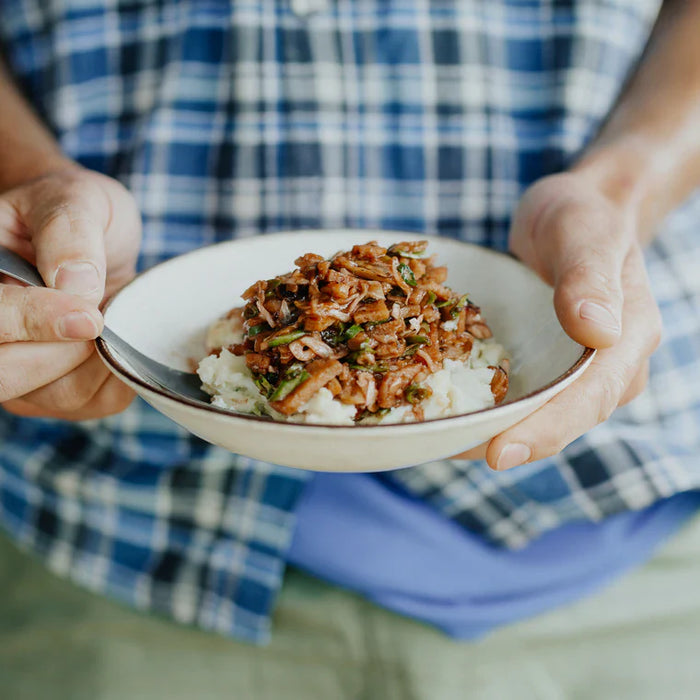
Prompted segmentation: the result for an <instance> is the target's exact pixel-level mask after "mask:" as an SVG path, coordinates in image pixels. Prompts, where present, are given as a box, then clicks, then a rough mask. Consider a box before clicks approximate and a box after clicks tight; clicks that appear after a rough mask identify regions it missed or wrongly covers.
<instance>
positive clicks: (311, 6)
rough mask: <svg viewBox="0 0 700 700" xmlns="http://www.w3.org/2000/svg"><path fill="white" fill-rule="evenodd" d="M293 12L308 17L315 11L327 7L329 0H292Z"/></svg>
mask: <svg viewBox="0 0 700 700" xmlns="http://www.w3.org/2000/svg"><path fill="white" fill-rule="evenodd" d="M290 4H291V6H292V12H293V13H294V14H295V15H298V16H299V17H308V16H309V15H312V14H314V13H315V12H323V11H324V10H325V9H326V8H327V7H328V3H327V0H290Z"/></svg>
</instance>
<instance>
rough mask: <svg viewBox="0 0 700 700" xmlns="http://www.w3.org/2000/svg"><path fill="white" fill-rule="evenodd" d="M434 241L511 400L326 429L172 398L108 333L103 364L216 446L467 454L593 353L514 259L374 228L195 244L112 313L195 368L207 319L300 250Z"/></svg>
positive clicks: (341, 465) (293, 460)
mask: <svg viewBox="0 0 700 700" xmlns="http://www.w3.org/2000/svg"><path fill="white" fill-rule="evenodd" d="M426 238H427V239H428V240H429V241H430V245H429V247H428V252H429V253H430V254H436V255H437V258H438V263H441V264H446V265H447V266H448V270H449V276H448V280H447V284H448V285H449V286H451V287H452V288H453V289H454V290H455V291H458V292H461V293H463V292H467V293H469V296H470V298H471V299H472V300H473V301H474V303H476V304H477V305H478V306H480V307H481V310H482V315H483V316H484V317H485V319H486V321H487V323H488V324H489V326H490V327H491V330H492V331H493V334H494V337H495V338H496V340H497V341H498V342H500V343H501V344H502V345H503V346H504V347H505V348H506V351H507V352H508V354H509V355H510V357H511V378H510V387H509V390H508V394H507V396H506V399H505V402H504V403H502V404H500V405H498V406H493V407H490V408H485V409H482V410H479V411H475V412H472V413H468V414H464V415H459V416H454V417H449V418H437V419H433V420H428V421H424V422H420V423H403V424H396V425H367V426H337V425H335V426H324V425H307V424H296V423H284V422H278V421H273V420H272V419H269V418H260V417H257V416H252V415H244V414H240V413H233V412H228V411H224V410H222V409H217V408H215V407H208V406H201V405H195V404H193V403H189V402H188V401H187V400H186V399H182V400H178V399H173V398H171V397H170V396H168V395H167V394H165V393H163V392H162V391H160V390H159V389H158V388H157V387H156V386H154V385H152V384H150V383H149V382H148V380H146V379H145V378H144V377H142V376H140V375H139V373H138V372H137V371H135V370H134V368H133V367H131V366H130V365H129V364H128V363H127V362H126V361H125V360H124V359H122V358H121V357H120V356H119V355H118V354H117V353H116V352H114V351H112V350H111V349H110V348H108V347H107V346H106V345H105V343H104V342H102V341H98V351H99V353H100V355H101V357H102V359H103V361H104V362H105V363H106V365H107V367H108V368H109V369H110V370H111V371H112V372H113V373H114V374H115V375H116V376H117V377H119V378H120V379H121V380H122V381H124V382H125V383H126V384H128V385H129V386H131V387H132V388H133V389H134V390H135V391H136V392H137V393H138V394H139V395H140V396H141V397H142V398H143V399H144V400H146V401H147V402H148V403H149V404H151V405H152V406H153V407H154V408H155V409H157V410H158V411H160V412H161V413H163V414H165V415H166V416H168V417H169V418H171V419H172V420H173V421H175V422H176V423H178V424H179V425H181V426H183V427H184V428H186V429H187V430H189V431H190V432H192V433H194V434H195V435H198V436H199V437H201V438H203V439H204V440H207V441H208V442H210V443H213V444H214V445H219V446H220V447H224V448H226V449H227V450H230V451H231V452H235V453H238V454H242V455H246V456H248V457H252V458H254V459H258V460H262V461H266V462H271V463H274V464H280V465H285V466H290V467H298V468H302V469H311V470H318V471H337V472H368V471H382V470H387V469H396V468H399V467H406V466H410V465H415V464H421V463H423V462H429V461H433V460H436V459H440V458H445V457H449V456H451V455H454V454H457V453H460V452H463V451H465V450H467V449H469V448H471V447H474V446H476V445H478V444H480V443H482V442H484V441H486V440H488V439H490V438H492V437H493V436H495V435H496V434H498V433H500V432H502V431H503V430H505V429H506V428H508V427H510V426H511V425H513V424H515V423H517V422H519V421H521V420H522V419H523V418H525V417H526V416H527V415H529V414H530V413H532V412H533V411H535V410H537V409H538V408H539V407H540V406H541V405H542V404H544V403H545V402H546V401H548V400H549V399H551V398H552V397H553V396H555V395H556V394H558V393H559V392H560V391H562V390H563V389H564V388H565V387H567V386H568V385H569V384H571V382H573V381H575V380H576V378H577V377H578V376H579V375H580V374H581V373H582V372H583V371H584V370H585V368H586V367H587V366H588V364H589V363H590V361H591V359H592V357H593V354H594V351H593V350H591V349H589V348H585V347H583V346H581V345H579V344H578V343H576V342H574V341H573V340H571V338H569V337H568V336H567V335H566V333H564V331H563V330H562V328H561V326H560V324H559V322H558V321H557V318H556V315H555V313H554V309H553V305H552V290H551V288H549V287H548V286H547V285H546V284H545V283H544V282H542V280H540V279H539V278H538V277H537V275H535V274H534V273H533V272H531V271H530V270H529V269H528V268H526V267H525V266H524V265H522V264H521V263H520V262H518V261H517V260H516V259H515V258H513V257H511V256H509V255H507V254H504V253H499V252H495V251H493V250H489V249H486V248H483V247H480V246H476V245H472V244H468V243H463V242H460V241H455V240H452V239H447V238H440V237H434V236H425V235H420V236H418V235H414V234H407V233H394V232H387V231H374V230H320V231H290V232H282V233H276V234H266V235H261V236H256V237H254V238H245V239H238V240H234V241H230V242H226V243H219V244H216V245H212V246H207V247H203V248H199V249H197V250H194V251H192V252H190V253H186V254H184V255H181V256H179V257H176V258H172V259H170V260H168V261H166V262H164V263H161V264H159V265H156V266H155V267H153V268H151V269H150V270H147V271H146V272H144V273H143V274H141V275H139V276H138V277H137V278H136V279H134V280H133V281H132V282H131V283H130V284H128V285H127V286H126V287H124V288H123V289H122V290H121V291H120V292H119V293H118V294H116V295H115V296H114V297H113V298H112V299H111V301H110V302H109V304H108V305H107V307H106V309H105V321H106V323H107V325H108V326H109V327H110V328H112V330H114V331H115V332H116V333H118V334H119V335H121V336H122V337H123V338H124V339H125V340H126V341H128V342H129V343H131V344H132V345H133V346H134V347H135V348H136V349H138V350H140V351H141V352H143V353H144V354H146V355H148V356H149V357H152V358H154V359H156V360H158V361H159V362H161V363H163V364H166V365H170V366H172V367H176V368H178V369H188V368H189V367H190V366H191V362H192V360H195V361H198V360H199V359H201V358H202V357H203V356H204V355H205V354H206V351H205V347H204V339H205V335H206V330H207V327H208V326H209V325H210V324H211V323H212V322H213V321H215V320H216V319H217V318H218V317H219V316H221V315H222V314H224V313H225V312H226V311H228V310H229V309H230V308H232V307H233V306H238V305H240V303H241V299H240V294H241V292H243V291H244V290H245V289H246V288H247V287H248V286H250V285H251V284H252V283H253V282H255V281H256V280H258V279H268V278H270V277H274V276H276V275H279V274H282V273H284V272H286V271H288V270H291V269H292V268H293V267H294V260H295V258H297V257H298V256H299V255H302V254H304V253H309V252H313V253H319V254H321V255H326V256H330V255H332V254H333V253H335V252H337V251H339V250H347V249H349V248H351V247H352V246H353V245H355V244H357V243H366V242H368V241H371V240H376V241H378V242H379V243H380V244H381V245H384V246H389V245H391V244H393V243H397V242H400V241H405V240H423V239H426Z"/></svg>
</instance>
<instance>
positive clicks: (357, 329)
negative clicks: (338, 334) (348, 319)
mask: <svg viewBox="0 0 700 700" xmlns="http://www.w3.org/2000/svg"><path fill="white" fill-rule="evenodd" d="M361 332H362V326H358V325H357V324H356V323H353V324H352V326H350V328H348V329H347V330H346V331H345V333H343V340H351V339H352V338H354V337H355V336H356V335H357V334H358V333H361Z"/></svg>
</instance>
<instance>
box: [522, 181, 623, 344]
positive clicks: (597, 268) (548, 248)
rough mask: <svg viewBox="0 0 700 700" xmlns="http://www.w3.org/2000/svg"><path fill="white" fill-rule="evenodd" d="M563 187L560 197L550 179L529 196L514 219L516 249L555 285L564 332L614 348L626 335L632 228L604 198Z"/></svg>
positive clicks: (585, 342) (555, 303) (556, 301)
mask: <svg viewBox="0 0 700 700" xmlns="http://www.w3.org/2000/svg"><path fill="white" fill-rule="evenodd" d="M560 180H561V178H560ZM562 184H563V185H566V182H561V181H558V183H557V190H556V192H555V193H554V194H555V195H556V196H553V195H552V193H550V192H549V191H548V185H547V181H542V183H540V185H537V186H535V187H534V188H532V191H531V193H528V195H526V197H525V198H524V199H523V203H522V206H521V208H522V210H523V213H522V214H520V215H516V217H515V218H514V221H513V227H512V230H511V249H512V250H513V252H514V253H515V254H516V255H518V256H519V257H521V258H523V259H524V260H525V261H526V262H527V263H528V264H530V265H531V266H532V267H533V268H535V270H536V271H537V272H538V273H539V274H540V275H541V276H542V277H543V278H544V279H545V280H546V281H547V282H549V283H550V284H552V285H553V286H554V289H555V292H554V306H555V309H556V312H557V316H558V317H559V320H560V322H561V324H562V326H563V328H564V330H565V331H566V332H567V333H568V334H569V335H570V336H571V337H572V338H574V340H576V341H578V342H580V343H582V344H583V345H588V346H590V347H601V348H602V347H609V346H611V345H612V344H614V343H615V342H617V340H618V339H619V337H620V333H621V315H622V303H623V295H622V286H621V274H622V268H623V266H624V262H625V259H626V257H627V253H628V251H629V249H630V246H631V245H632V241H633V237H632V235H631V226H630V225H629V223H628V222H626V221H624V220H622V219H621V216H620V214H619V213H618V210H617V209H614V208H612V207H611V206H610V204H609V203H608V202H607V200H605V199H604V198H603V197H602V196H599V195H592V194H590V193H587V194H586V196H585V197H583V196H580V195H577V194H575V193H571V194H567V193H566V192H565V191H561V187H562ZM571 184H572V186H573V184H575V183H571ZM578 188H579V189H580V184H579V185H578ZM543 192H546V194H542V193H543ZM539 200H545V203H544V204H542V202H541V201H539ZM527 227H531V228H530V229H529V230H528V228H527Z"/></svg>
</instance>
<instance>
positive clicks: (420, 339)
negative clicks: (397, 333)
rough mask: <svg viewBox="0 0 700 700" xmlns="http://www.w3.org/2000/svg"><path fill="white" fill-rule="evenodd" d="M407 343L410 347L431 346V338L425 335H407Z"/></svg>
mask: <svg viewBox="0 0 700 700" xmlns="http://www.w3.org/2000/svg"><path fill="white" fill-rule="evenodd" d="M406 342H407V343H408V344H409V345H430V338H427V337H426V336H424V335H407V336H406Z"/></svg>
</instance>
